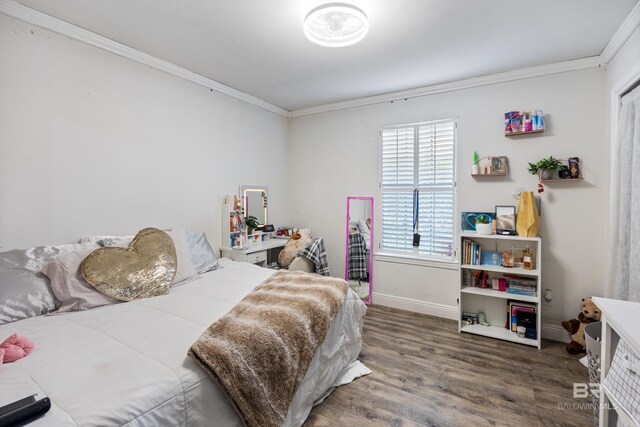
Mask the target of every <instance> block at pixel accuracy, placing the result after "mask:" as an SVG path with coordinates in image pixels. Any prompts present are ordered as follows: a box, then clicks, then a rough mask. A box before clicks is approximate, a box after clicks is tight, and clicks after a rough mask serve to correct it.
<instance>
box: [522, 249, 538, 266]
mask: <svg viewBox="0 0 640 427" xmlns="http://www.w3.org/2000/svg"><path fill="white" fill-rule="evenodd" d="M522 268H524V269H525V270H533V269H535V268H536V267H535V263H534V255H533V251H532V250H531V249H529V246H527V247H526V249H525V250H524V251H523V252H522Z"/></svg>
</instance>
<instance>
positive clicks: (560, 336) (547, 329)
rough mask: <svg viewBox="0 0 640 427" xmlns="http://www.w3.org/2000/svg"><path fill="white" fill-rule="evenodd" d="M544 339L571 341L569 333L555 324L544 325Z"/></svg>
mask: <svg viewBox="0 0 640 427" xmlns="http://www.w3.org/2000/svg"><path fill="white" fill-rule="evenodd" d="M542 338H546V339H548V340H552V341H560V342H570V341H571V337H570V336H569V333H568V332H567V331H565V330H564V328H563V327H562V326H561V325H556V324H555V323H543V324H542Z"/></svg>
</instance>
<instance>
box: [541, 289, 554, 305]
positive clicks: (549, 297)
mask: <svg viewBox="0 0 640 427" xmlns="http://www.w3.org/2000/svg"><path fill="white" fill-rule="evenodd" d="M542 302H544V303H545V304H546V305H553V294H552V293H551V289H545V290H544V294H542Z"/></svg>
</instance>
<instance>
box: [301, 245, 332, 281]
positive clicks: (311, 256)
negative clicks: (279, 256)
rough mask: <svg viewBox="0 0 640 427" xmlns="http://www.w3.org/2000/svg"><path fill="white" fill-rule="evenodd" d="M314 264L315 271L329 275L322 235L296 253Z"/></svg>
mask: <svg viewBox="0 0 640 427" xmlns="http://www.w3.org/2000/svg"><path fill="white" fill-rule="evenodd" d="M298 255H299V256H301V257H305V258H306V259H308V260H309V261H311V262H312V263H314V264H315V266H316V273H318V274H320V275H322V276H328V275H329V262H328V261H327V251H326V250H325V248H324V240H322V237H318V238H317V239H315V240H314V241H313V242H311V244H309V246H307V247H306V248H304V249H303V250H302V251H300V252H299V253H298Z"/></svg>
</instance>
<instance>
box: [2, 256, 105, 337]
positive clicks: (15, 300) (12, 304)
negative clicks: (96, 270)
mask: <svg viewBox="0 0 640 427" xmlns="http://www.w3.org/2000/svg"><path fill="white" fill-rule="evenodd" d="M92 246H93V247H94V248H96V249H97V248H98V247H99V246H98V245H97V244H92ZM87 247H88V246H87V245H86V244H83V245H61V246H37V247H35V248H30V249H26V250H23V249H15V250H12V251H7V252H2V253H0V301H2V305H0V325H1V324H4V323H10V322H15V321H16V320H21V319H26V318H29V317H34V316H39V315H41V314H46V313H49V312H51V311H54V310H55V309H56V308H57V307H58V306H59V304H60V303H59V301H58V300H56V298H55V296H54V294H53V292H52V291H51V286H50V284H49V279H48V278H47V276H45V275H44V274H42V273H41V272H40V270H41V269H42V267H44V265H45V264H47V263H49V262H51V261H54V260H55V259H56V258H57V257H58V255H61V254H63V253H68V252H73V251H75V250H79V249H82V248H87Z"/></svg>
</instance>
